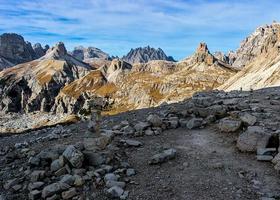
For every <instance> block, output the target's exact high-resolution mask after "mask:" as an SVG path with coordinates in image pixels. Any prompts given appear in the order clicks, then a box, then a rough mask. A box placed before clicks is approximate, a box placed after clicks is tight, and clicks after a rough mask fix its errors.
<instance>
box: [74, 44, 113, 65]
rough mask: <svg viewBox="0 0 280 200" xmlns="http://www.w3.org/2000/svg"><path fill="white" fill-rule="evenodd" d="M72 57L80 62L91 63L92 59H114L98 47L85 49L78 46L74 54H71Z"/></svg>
mask: <svg viewBox="0 0 280 200" xmlns="http://www.w3.org/2000/svg"><path fill="white" fill-rule="evenodd" d="M70 54H71V55H72V56H74V57H75V58H77V59H78V60H82V61H85V62H91V61H92V59H103V60H111V59H112V58H111V57H110V55H109V54H108V53H105V52H104V51H102V50H101V49H99V48H96V47H92V46H89V47H84V46H77V47H75V48H74V50H73V51H72V52H70Z"/></svg>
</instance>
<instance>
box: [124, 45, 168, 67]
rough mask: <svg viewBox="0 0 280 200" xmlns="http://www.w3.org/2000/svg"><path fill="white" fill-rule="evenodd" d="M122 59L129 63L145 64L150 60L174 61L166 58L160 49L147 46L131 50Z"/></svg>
mask: <svg viewBox="0 0 280 200" xmlns="http://www.w3.org/2000/svg"><path fill="white" fill-rule="evenodd" d="M122 59H123V60H124V61H126V62H129V63H147V62H148V61H151V60H167V61H174V59H173V58H172V57H170V56H169V57H168V56H167V55H166V54H165V53H164V51H163V50H162V49H160V48H158V49H155V48H151V47H149V46H147V47H144V48H142V47H139V48H136V49H131V50H130V52H129V53H128V54H127V55H126V56H124V57H123V58H122Z"/></svg>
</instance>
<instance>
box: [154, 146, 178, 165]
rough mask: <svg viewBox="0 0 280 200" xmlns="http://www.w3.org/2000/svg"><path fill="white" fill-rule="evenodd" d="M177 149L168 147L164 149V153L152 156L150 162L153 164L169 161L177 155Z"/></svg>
mask: <svg viewBox="0 0 280 200" xmlns="http://www.w3.org/2000/svg"><path fill="white" fill-rule="evenodd" d="M176 152H177V151H176V149H167V150H164V151H163V152H162V153H159V154H156V155H154V156H152V157H151V159H150V161H149V164H150V165H153V164H160V163H164V162H167V161H169V160H171V159H174V158H175V156H176Z"/></svg>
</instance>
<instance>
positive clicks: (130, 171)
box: [126, 168, 136, 176]
mask: <svg viewBox="0 0 280 200" xmlns="http://www.w3.org/2000/svg"><path fill="white" fill-rule="evenodd" d="M135 174H136V172H135V170H134V169H132V168H129V169H127V170H126V175H127V176H133V175H135Z"/></svg>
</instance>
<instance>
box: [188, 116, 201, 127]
mask: <svg viewBox="0 0 280 200" xmlns="http://www.w3.org/2000/svg"><path fill="white" fill-rule="evenodd" d="M202 124H203V119H202V118H192V119H191V120H190V121H188V123H187V128H188V129H194V128H199V127H201V126H202Z"/></svg>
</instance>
